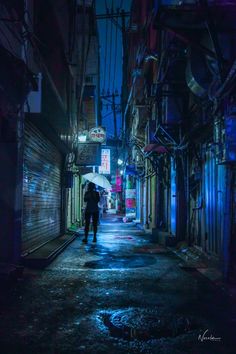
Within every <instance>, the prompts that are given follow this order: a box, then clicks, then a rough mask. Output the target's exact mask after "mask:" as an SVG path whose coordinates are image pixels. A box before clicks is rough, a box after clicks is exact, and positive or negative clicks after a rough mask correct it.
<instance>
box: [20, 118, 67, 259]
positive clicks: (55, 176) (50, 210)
mask: <svg viewBox="0 0 236 354" xmlns="http://www.w3.org/2000/svg"><path fill="white" fill-rule="evenodd" d="M61 165H62V156H61V154H60V153H59V151H58V150H57V149H56V147H55V146H54V145H53V144H52V143H51V142H50V141H49V140H48V139H47V138H46V137H45V136H44V135H43V134H42V133H41V132H40V131H39V130H38V129H37V128H36V127H34V125H33V124H32V123H29V122H26V125H25V149H24V176H23V230H22V252H23V253H25V252H26V251H30V250H32V249H34V248H36V247H38V246H40V245H41V244H43V243H45V242H46V241H48V240H50V239H53V238H55V237H57V236H59V235H60V231H61Z"/></svg>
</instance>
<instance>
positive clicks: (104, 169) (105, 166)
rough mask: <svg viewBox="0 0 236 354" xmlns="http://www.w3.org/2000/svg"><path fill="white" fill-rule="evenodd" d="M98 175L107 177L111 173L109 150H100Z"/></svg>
mask: <svg viewBox="0 0 236 354" xmlns="http://www.w3.org/2000/svg"><path fill="white" fill-rule="evenodd" d="M99 173H102V174H104V175H109V174H110V173H111V151H110V149H102V159H101V166H100V167H99Z"/></svg>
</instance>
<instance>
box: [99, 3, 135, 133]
mask: <svg viewBox="0 0 236 354" xmlns="http://www.w3.org/2000/svg"><path fill="white" fill-rule="evenodd" d="M95 4H96V13H97V14H106V13H107V12H109V13H112V11H113V12H115V13H116V12H119V11H121V10H122V9H123V10H124V11H129V10H130V4H131V0H96V2H95ZM116 20H117V21H118V23H119V24H120V25H121V18H118V19H116ZM128 20H129V18H126V23H128ZM97 23H98V31H99V41H100V77H101V79H100V84H101V95H102V96H108V95H111V94H113V93H114V94H117V95H118V96H117V97H116V105H117V107H116V108H117V134H118V136H119V135H120V133H121V113H120V112H119V109H120V106H119V105H120V103H121V97H120V95H121V86H122V35H121V31H120V29H119V28H118V27H117V26H116V25H115V24H114V23H113V22H112V21H111V20H110V19H103V20H98V22H97ZM108 100H109V101H111V100H110V99H109V98H108ZM108 100H106V99H102V103H103V109H102V125H103V126H104V127H106V129H107V137H108V138H112V137H114V118H113V111H112V108H111V105H110V102H109V101H108Z"/></svg>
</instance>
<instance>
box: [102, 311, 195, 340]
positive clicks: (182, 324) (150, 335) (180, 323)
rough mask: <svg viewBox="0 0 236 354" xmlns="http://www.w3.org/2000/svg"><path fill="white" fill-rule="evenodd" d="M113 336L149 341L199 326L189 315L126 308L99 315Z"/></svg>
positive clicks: (188, 330) (185, 332)
mask: <svg viewBox="0 0 236 354" xmlns="http://www.w3.org/2000/svg"><path fill="white" fill-rule="evenodd" d="M99 317H100V319H101V321H102V322H103V325H104V326H105V327H106V328H107V329H108V330H109V332H110V335H111V336H112V337H116V338H121V339H124V340H128V341H132V340H140V341H148V340H151V339H160V338H175V337H177V336H180V335H183V334H187V333H189V332H191V331H193V330H197V329H198V328H199V326H198V325H197V324H196V323H194V322H193V320H192V319H189V318H187V317H181V316H179V317H177V316H175V315H167V316H160V314H158V313H157V311H156V310H148V309H126V310H118V311H115V312H112V313H107V312H104V313H101V314H100V315H99Z"/></svg>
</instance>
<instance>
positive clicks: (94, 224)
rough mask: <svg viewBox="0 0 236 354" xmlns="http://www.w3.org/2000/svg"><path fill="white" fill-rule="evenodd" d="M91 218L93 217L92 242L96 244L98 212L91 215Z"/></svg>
mask: <svg viewBox="0 0 236 354" xmlns="http://www.w3.org/2000/svg"><path fill="white" fill-rule="evenodd" d="M92 216H93V242H96V241H97V229H98V219H99V211H97V212H95V213H93V215H92Z"/></svg>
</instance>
